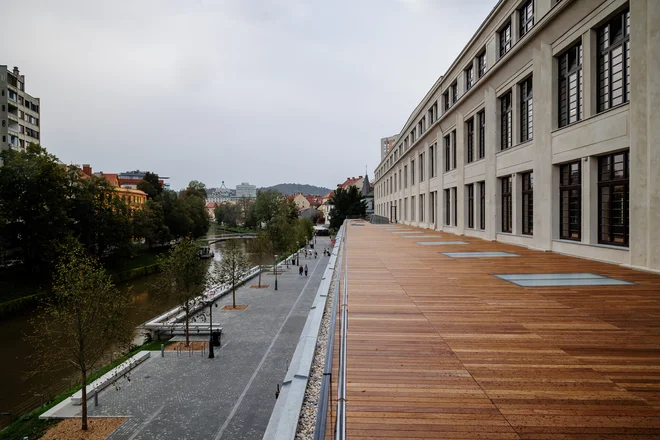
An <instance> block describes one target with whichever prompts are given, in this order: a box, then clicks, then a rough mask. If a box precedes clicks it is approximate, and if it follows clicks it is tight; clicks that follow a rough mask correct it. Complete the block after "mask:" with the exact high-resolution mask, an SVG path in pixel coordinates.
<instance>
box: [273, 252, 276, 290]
mask: <svg viewBox="0 0 660 440" xmlns="http://www.w3.org/2000/svg"><path fill="white" fill-rule="evenodd" d="M273 269H274V270H275V290H277V255H275V265H274V266H273Z"/></svg>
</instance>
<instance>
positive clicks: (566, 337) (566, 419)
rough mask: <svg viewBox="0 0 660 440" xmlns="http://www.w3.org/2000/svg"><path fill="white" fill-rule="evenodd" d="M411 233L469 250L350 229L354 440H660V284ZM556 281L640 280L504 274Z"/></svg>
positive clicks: (597, 266)
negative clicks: (517, 281)
mask: <svg viewBox="0 0 660 440" xmlns="http://www.w3.org/2000/svg"><path fill="white" fill-rule="evenodd" d="M410 229H411V230H413V231H414V232H415V233H417V234H419V235H421V234H424V235H433V236H434V237H437V238H438V239H443V240H447V241H454V240H461V241H467V242H469V243H470V244H469V245H449V246H420V245H418V244H415V242H417V241H433V240H434V239H433V238H424V239H411V238H403V237H402V234H393V233H392V232H393V231H391V230H386V229H384V227H383V226H380V225H369V224H365V226H362V227H357V226H349V227H348V266H349V274H348V286H349V301H348V310H349V321H348V361H347V368H348V372H347V377H348V385H347V389H348V391H347V401H348V403H347V408H348V412H347V426H348V438H349V439H361V438H391V439H407V440H412V439H417V438H425V439H428V438H443V439H450V438H451V439H569V438H579V439H614V438H616V439H622V438H635V439H639V438H660V275H653V274H648V273H644V272H638V271H633V270H628V269H624V268H621V267H619V266H615V265H610V264H605V263H599V262H594V261H590V260H584V259H578V258H573V257H567V256H563V255H559V254H555V253H547V252H538V251H532V250H528V249H526V248H523V247H518V246H510V245H505V244H501V243H493V242H487V241H483V240H479V239H473V238H469V237H457V236H455V235H452V234H446V233H440V232H434V231H428V230H420V229H416V228H410ZM463 251H505V252H512V253H515V254H518V255H520V257H513V258H506V257H495V258H474V259H472V258H470V259H463V258H461V259H452V258H448V257H446V256H444V255H441V254H440V253H439V252H463ZM557 272H591V273H595V274H599V275H605V276H609V277H614V278H618V279H622V280H626V281H632V282H634V283H636V284H635V285H627V286H591V287H574V286H571V287H543V288H535V287H519V286H516V285H514V284H511V283H508V282H506V281H503V280H500V279H498V278H496V277H494V276H492V275H491V274H506V273H557ZM338 344H339V340H337V345H336V346H338ZM336 362H337V357H335V365H336ZM333 396H336V392H335V390H333Z"/></svg>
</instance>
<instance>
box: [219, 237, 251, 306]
mask: <svg viewBox="0 0 660 440" xmlns="http://www.w3.org/2000/svg"><path fill="white" fill-rule="evenodd" d="M221 252H222V260H221V261H220V269H219V278H220V282H221V283H222V284H229V285H231V297H232V304H233V307H234V308H236V286H237V285H239V284H240V282H241V280H242V279H243V277H245V275H247V272H248V270H249V269H250V265H249V262H248V258H247V256H246V255H245V252H243V249H242V248H241V246H240V244H239V243H238V242H237V241H236V240H227V241H226V242H225V245H224V247H223V248H222V251H221Z"/></svg>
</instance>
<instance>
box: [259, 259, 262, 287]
mask: <svg viewBox="0 0 660 440" xmlns="http://www.w3.org/2000/svg"><path fill="white" fill-rule="evenodd" d="M261 269H262V268H261V264H260V265H259V287H261Z"/></svg>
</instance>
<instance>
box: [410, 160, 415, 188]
mask: <svg viewBox="0 0 660 440" xmlns="http://www.w3.org/2000/svg"><path fill="white" fill-rule="evenodd" d="M410 184H411V185H414V184H415V159H413V160H411V161H410Z"/></svg>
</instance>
